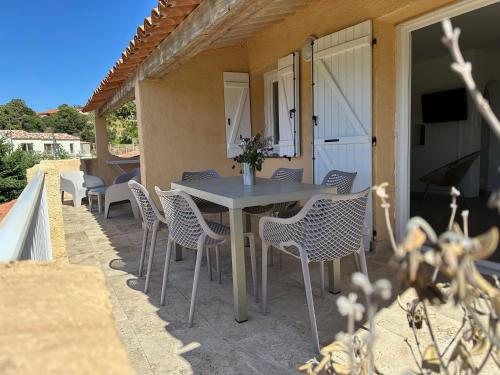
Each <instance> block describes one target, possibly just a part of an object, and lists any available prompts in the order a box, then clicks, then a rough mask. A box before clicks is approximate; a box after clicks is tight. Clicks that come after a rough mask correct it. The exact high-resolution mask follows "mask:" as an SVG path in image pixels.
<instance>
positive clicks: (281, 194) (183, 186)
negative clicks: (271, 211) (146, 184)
mask: <svg viewBox="0 0 500 375" xmlns="http://www.w3.org/2000/svg"><path fill="white" fill-rule="evenodd" d="M255 181H256V183H255V185H252V186H246V185H243V178H242V177H240V176H237V177H221V178H212V179H208V180H191V181H178V182H172V184H171V186H172V189H180V190H182V191H184V192H186V193H187V194H189V195H192V196H195V197H198V198H202V199H205V200H207V201H209V202H213V203H217V204H220V205H221V206H224V207H227V208H228V209H229V224H230V227H231V260H232V273H233V296H234V315H235V319H236V321H237V322H240V323H241V322H244V321H246V320H247V319H248V313H247V298H246V285H247V284H246V272H245V248H244V241H243V208H245V207H252V206H264V205H268V204H272V203H281V202H293V201H299V200H304V199H308V198H310V197H311V196H313V195H315V194H320V193H336V192H337V189H336V188H335V187H328V186H322V185H312V184H306V183H299V182H291V181H280V180H271V179H266V178H256V179H255ZM335 263H338V262H335ZM334 268H335V271H337V272H335V275H334V274H333V272H334ZM339 270H340V268H339V266H338V264H335V265H333V264H332V265H330V266H329V272H330V290H331V291H335V290H332V288H335V286H334V285H333V284H334V280H335V279H338V278H339V272H338V271H339Z"/></svg>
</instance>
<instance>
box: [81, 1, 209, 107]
mask: <svg viewBox="0 0 500 375" xmlns="http://www.w3.org/2000/svg"><path fill="white" fill-rule="evenodd" d="M202 1H203V0H158V7H156V8H153V9H152V10H151V17H147V18H145V19H144V24H142V25H140V26H139V27H138V28H137V33H136V34H135V36H134V38H133V39H132V40H131V41H130V44H129V46H128V47H127V49H126V50H125V51H124V52H123V53H122V56H121V58H120V59H119V60H118V61H117V62H116V63H115V65H114V66H113V67H112V68H111V69H110V70H109V72H108V74H107V76H106V77H105V78H104V79H103V80H102V81H101V83H100V84H99V86H98V87H97V89H96V90H95V91H94V92H93V93H92V96H91V97H90V98H89V99H88V101H87V104H85V106H84V107H83V112H89V111H92V110H94V109H97V108H99V107H100V106H101V105H102V104H103V103H104V102H106V100H108V99H109V98H110V97H111V96H112V95H113V93H114V92H115V90H116V89H118V87H120V85H121V84H122V83H123V82H124V81H125V80H126V79H127V78H128V77H129V76H130V75H131V74H133V72H134V71H135V69H136V68H137V66H139V64H140V63H142V62H143V61H144V60H145V59H146V58H147V57H148V56H149V55H150V54H151V52H153V50H154V49H155V48H156V47H157V46H158V45H159V44H160V43H161V42H162V41H163V40H164V39H165V38H166V37H167V36H168V35H169V34H170V33H171V32H172V31H174V30H175V28H176V27H177V26H179V25H180V24H181V23H182V22H183V21H184V19H185V18H186V17H187V16H188V15H189V14H191V12H192V11H193V10H194V9H195V8H196V7H197V6H198V4H200V3H201V2H202Z"/></svg>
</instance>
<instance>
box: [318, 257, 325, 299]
mask: <svg viewBox="0 0 500 375" xmlns="http://www.w3.org/2000/svg"><path fill="white" fill-rule="evenodd" d="M319 287H320V289H321V291H320V296H321V298H325V262H319Z"/></svg>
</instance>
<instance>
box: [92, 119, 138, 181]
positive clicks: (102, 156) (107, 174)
mask: <svg viewBox="0 0 500 375" xmlns="http://www.w3.org/2000/svg"><path fill="white" fill-rule="evenodd" d="M95 140H96V157H95V158H91V159H82V169H83V171H84V172H85V173H88V174H91V175H94V176H99V177H101V178H102V179H103V180H104V182H105V183H106V184H107V185H111V183H112V182H113V180H114V179H115V177H116V176H118V175H119V174H120V173H119V172H118V170H117V169H116V168H115V167H114V166H112V165H109V164H106V161H108V160H123V159H124V158H120V157H118V156H115V155H111V153H110V152H109V149H108V136H107V133H106V118H105V117H98V116H96V118H95ZM137 167H138V165H137V164H130V165H121V168H122V169H123V170H125V171H129V170H131V169H133V168H137Z"/></svg>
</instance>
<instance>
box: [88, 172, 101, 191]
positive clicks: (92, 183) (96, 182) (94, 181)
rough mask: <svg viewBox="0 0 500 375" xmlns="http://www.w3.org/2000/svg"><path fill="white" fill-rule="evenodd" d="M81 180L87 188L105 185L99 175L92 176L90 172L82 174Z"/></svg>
mask: <svg viewBox="0 0 500 375" xmlns="http://www.w3.org/2000/svg"><path fill="white" fill-rule="evenodd" d="M83 182H84V186H85V187H86V188H87V189H88V190H92V189H95V188H100V187H103V186H106V184H105V183H104V181H103V180H102V179H101V178H100V177H97V176H92V175H90V174H85V175H83Z"/></svg>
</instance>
